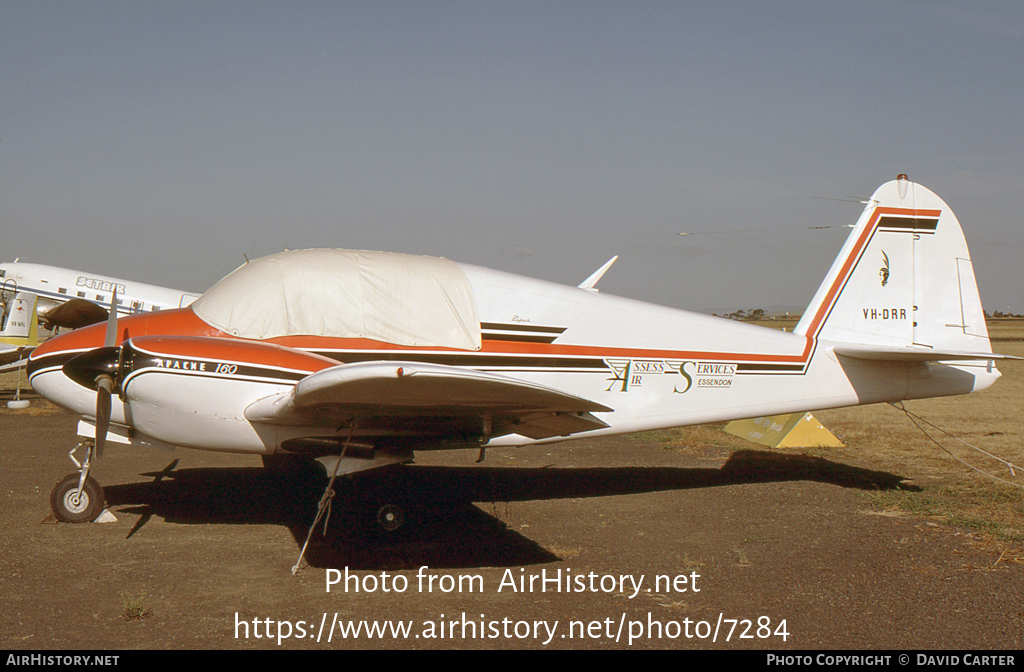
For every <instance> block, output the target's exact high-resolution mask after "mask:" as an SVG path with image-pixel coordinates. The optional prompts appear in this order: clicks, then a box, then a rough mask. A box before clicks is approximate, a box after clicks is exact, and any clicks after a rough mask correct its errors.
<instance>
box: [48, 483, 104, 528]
mask: <svg viewBox="0 0 1024 672" xmlns="http://www.w3.org/2000/svg"><path fill="white" fill-rule="evenodd" d="M78 480H79V475H78V474H68V475H67V476H65V477H64V478H63V479H61V481H60V483H58V484H57V485H56V487H54V489H53V492H51V493H50V508H51V509H52V510H53V516H54V517H55V518H56V519H57V520H59V521H61V522H62V523H88V522H91V521H93V520H96V518H98V517H99V515H100V514H101V513H103V504H104V499H103V488H102V487H101V486H100V484H99V483H97V482H96V479H94V478H92V477H87V478H86V479H85V485H84V486H83V487H82V492H81V493H79V492H78Z"/></svg>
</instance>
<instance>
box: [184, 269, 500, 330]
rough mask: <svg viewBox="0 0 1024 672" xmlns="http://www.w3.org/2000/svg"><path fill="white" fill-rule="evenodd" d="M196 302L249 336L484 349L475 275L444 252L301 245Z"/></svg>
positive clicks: (203, 314) (207, 316)
mask: <svg viewBox="0 0 1024 672" xmlns="http://www.w3.org/2000/svg"><path fill="white" fill-rule="evenodd" d="M192 309H193V310H194V311H195V313H196V315H198V316H199V318H200V319H202V320H203V321H204V322H206V323H208V324H210V325H211V326H214V327H216V328H217V329H220V330H221V331H224V332H227V333H229V334H233V335H235V336H239V337H241V338H252V339H266V338H276V337H279V336H297V335H316V336H334V337H338V338H368V339H373V340H376V341H383V342H386V343H394V344H398V345H410V346H441V347H450V348H460V349H463V350H479V349H480V318H479V315H478V313H477V306H476V298H475V296H474V295H473V290H472V288H471V287H470V284H469V279H468V278H467V277H466V274H465V273H464V272H463V271H462V269H461V268H459V266H458V264H456V263H455V262H453V261H449V260H448V259H442V258H439V257H424V256H415V255H411V254H399V253H394V252H366V251H360V250H325V249H314V250H294V251H289V252H281V253H278V254H272V255H270V256H268V257H263V258H261V259H256V260H254V261H251V262H249V263H247V264H245V265H243V266H240V267H239V268H237V269H236V270H235V271H234V272H232V273H231V274H229V275H227V276H226V277H225V278H224V279H222V280H221V281H220V282H218V283H217V284H216V285H214V286H213V287H211V288H210V289H209V291H207V292H206V293H205V294H203V295H202V296H201V297H200V298H199V299H198V300H196V301H195V303H193V304H192Z"/></svg>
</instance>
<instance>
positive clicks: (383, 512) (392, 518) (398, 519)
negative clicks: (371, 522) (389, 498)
mask: <svg viewBox="0 0 1024 672" xmlns="http://www.w3.org/2000/svg"><path fill="white" fill-rule="evenodd" d="M403 522H405V511H403V510H402V507H400V506H398V505H397V504H385V505H384V506H382V507H380V508H379V509H377V525H379V526H380V528H381V529H382V530H384V531H385V532H394V531H395V530H397V529H398V528H400V527H401V526H402V523H403Z"/></svg>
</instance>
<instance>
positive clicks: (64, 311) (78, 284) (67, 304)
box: [0, 259, 199, 329]
mask: <svg viewBox="0 0 1024 672" xmlns="http://www.w3.org/2000/svg"><path fill="white" fill-rule="evenodd" d="M0 283H2V284H0V290H2V291H0V298H2V300H3V303H4V308H5V314H6V313H7V304H8V303H9V302H10V301H11V299H13V298H14V297H15V296H17V295H18V293H19V292H21V293H26V292H27V293H31V294H35V295H36V296H37V297H38V300H37V303H36V313H37V314H38V315H39V320H40V321H41V322H42V323H43V324H44V326H46V327H47V328H48V329H52V328H54V327H67V328H70V329H78V328H80V327H84V326H87V325H90V324H94V323H96V322H101V321H103V320H105V319H107V308H108V307H109V305H110V298H111V295H112V294H113V293H114V290H115V289H116V290H117V312H118V313H119V314H122V315H129V314H132V313H141V312H150V311H154V310H166V309H169V308H184V307H185V306H187V305H189V304H190V303H192V302H193V301H195V300H196V299H197V298H199V295H198V294H193V293H191V292H183V291H181V290H179V289H171V288H169V287H157V286H155V285H147V284H145V283H142V282H133V281H131V280H123V279H121V278H112V277H109V276H106V275H99V274H97V273H87V272H84V271H76V270H73V269H70V268H60V267H58V266H45V265H43V264H29V263H25V262H19V261H18V260H17V259H16V260H14V262H12V263H0Z"/></svg>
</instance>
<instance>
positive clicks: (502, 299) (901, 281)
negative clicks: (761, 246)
mask: <svg viewBox="0 0 1024 672" xmlns="http://www.w3.org/2000/svg"><path fill="white" fill-rule="evenodd" d="M606 267H607V265H606ZM602 270H604V269H602ZM600 272H601V271H599V272H598V273H596V274H595V276H598V275H599V273H600ZM595 276H591V278H588V280H587V281H585V282H584V283H583V284H581V285H580V286H579V287H568V286H562V285H557V284H554V283H550V282H544V281H540V280H534V279H530V278H525V277H521V276H517V275H513V274H510V273H504V272H500V271H494V270H489V269H485V268H480V267H476V266H470V265H466V264H459V263H455V262H453V261H449V260H447V259H442V258H433V257H421V256H412V255H406V254H391V253H384V252H361V251H348V250H322V249H314V250H297V251H289V252H284V253H280V254H274V255H271V256H269V257H264V258H262V259H258V260H255V261H252V262H250V263H247V264H246V265H244V266H241V267H240V268H238V269H237V270H235V271H234V272H233V273H231V274H229V275H228V276H226V277H225V278H224V279H223V280H221V281H220V282H219V283H217V284H216V285H214V286H213V287H212V288H211V289H210V290H209V291H207V292H206V293H205V294H204V295H203V296H202V297H200V298H199V299H198V300H196V301H195V302H194V303H193V304H192V305H191V306H189V307H187V308H183V309H180V310H172V311H161V312H159V313H151V314H145V315H133V316H131V317H128V318H124V319H121V320H118V319H117V318H116V312H115V311H111V317H110V319H109V320H108V322H107V324H106V325H105V326H104V325H102V324H96V325H93V326H91V327H86V328H84V329H80V330H78V331H74V332H71V333H69V334H66V335H62V336H59V337H57V338H54V339H52V340H50V341H49V342H47V343H45V344H43V345H41V346H39V347H38V348H37V349H36V351H35V352H34V353H33V354H32V357H31V359H30V362H29V373H30V378H31V381H32V385H33V387H34V388H35V389H36V390H37V391H38V392H40V393H41V394H42V395H44V396H45V397H46V398H47V399H49V400H51V401H52V402H54V403H55V404H57V405H59V406H62V407H64V408H66V409H69V410H71V411H74V412H76V413H80V414H81V415H82V416H83V420H82V421H81V422H80V424H79V434H81V435H82V436H85V437H94V442H88V441H87V442H85V443H84V447H85V448H86V449H87V450H86V456H85V460H84V462H83V463H81V464H80V467H79V471H78V472H77V473H73V474H70V475H69V476H67V477H66V478H65V479H64V480H62V481H61V482H60V483H59V484H58V485H57V486H56V488H55V489H54V491H53V493H52V495H51V504H52V507H53V511H54V514H55V515H56V517H57V518H58V519H60V520H63V521H71V522H76V521H88V520H92V519H94V518H95V517H96V516H97V515H98V514H99V513H100V512H101V510H102V504H103V492H102V489H101V488H100V486H99V484H98V483H96V482H95V480H94V479H93V478H92V477H91V476H90V475H89V472H90V467H91V465H92V464H93V462H94V460H95V459H96V457H97V456H98V455H99V454H100V453H101V451H102V449H103V446H104V444H105V443H106V442H108V441H115V442H120V443H126V444H131V445H154V446H164V447H167V446H183V447H187V448H195V449H199V450H212V451H227V452H237V453H250V454H258V455H262V456H264V459H265V462H267V463H272V462H273V461H274V459H275V458H277V457H279V456H293V457H295V458H305V459H309V460H312V459H316V460H317V461H319V462H320V463H321V464H322V465H323V466H324V467H325V469H326V470H327V473H328V474H329V475H331V474H333V475H335V476H336V475H337V474H339V473H352V472H358V471H365V470H369V469H375V468H378V467H382V466H385V465H390V464H396V463H404V462H408V461H410V460H412V458H413V455H414V452H415V451H426V450H440V449H446V448H466V447H480V448H481V458H482V457H483V450H484V449H485V448H487V447H493V446H522V445H527V444H535V443H544V442H553V441H561V440H564V439H566V438H568V437H576V436H581V435H585V436H600V435H606V434H617V433H623V432H635V431H639V430H650V429H658V428H667V427H675V426H682V425H690V424H697V423H705V422H718V421H725V420H733V419H738V418H749V417H755V416H767V415H775V414H781V413H791V412H798V411H813V410H818V409H823V408H833V407H839V406H852V405H857V404H871V403H877V402H890V401H899V400H904V399H915V398H924V397H935V396H944V395H954V394H964V393H967V392H972V391H974V390H981V389H985V388H987V387H989V386H990V385H992V383H994V382H995V380H996V379H997V378H998V377H999V372H998V371H997V370H996V368H995V366H994V362H995V360H998V359H1002V358H1003V356H1001V355H995V354H992V351H991V347H990V345H989V340H988V332H987V330H986V326H985V319H984V314H983V312H982V306H981V300H980V298H979V295H978V289H977V286H976V284H975V279H974V272H973V268H972V263H971V257H970V255H969V253H968V251H967V245H966V243H965V241H964V237H963V233H962V231H961V229H960V224H959V223H958V221H957V219H956V217H955V216H954V215H953V213H952V212H951V211H950V209H949V207H948V206H947V205H946V204H945V203H944V202H943V201H942V200H941V199H940V198H939V197H938V196H936V195H935V194H934V193H932V192H931V191H929V190H928V189H926V188H924V187H922V186H920V185H917V184H913V183H911V182H909V181H908V180H907V178H906V176H904V175H901V176H900V177H899V178H898V179H897V180H895V181H892V182H889V183H887V184H884V185H882V186H881V187H880V188H879V189H878V190H877V191H876V192H875V193H874V195H873V196H872V197H871V199H870V201H868V204H867V207H866V208H865V210H864V212H863V214H862V215H861V216H860V219H859V220H858V222H857V224H856V226H855V228H854V229H853V232H852V233H851V235H850V237H849V239H848V240H847V242H846V244H845V245H844V247H843V248H842V250H841V252H840V253H839V257H838V258H837V259H836V261H835V263H834V264H833V266H832V268H831V270H830V271H829V273H828V275H827V276H826V277H825V280H824V282H823V284H822V285H821V287H820V288H819V289H818V291H817V294H816V295H815V296H814V299H813V301H812V303H811V305H810V306H809V308H808V309H807V311H806V312H805V313H804V315H803V318H802V319H801V320H800V322H799V324H798V325H797V327H796V329H795V330H794V331H793V332H792V333H785V332H781V331H776V330H773V329H766V328H761V327H757V326H753V325H749V324H744V323H740V322H735V321H731V320H724V319H718V318H714V317H709V316H706V315H700V314H695V313H690V312H687V311H683V310H676V309H672V308H666V307H660V306H656V305H652V304H648V303H643V302H640V301H634V300H630V299H625V298H619V297H615V296H608V295H605V294H599V293H597V292H596V291H595V290H594V284H595V283H596V281H597V277H595ZM80 445H81V444H80ZM73 454H74V451H72V459H73V460H74V457H73ZM74 461H75V462H76V464H78V462H77V460H74ZM384 508H385V507H382V509H381V510H382V511H383V510H384ZM395 514H396V512H395V511H394V510H393V508H390V509H388V516H387V519H386V521H387V522H388V523H389V524H395V523H400V522H401V516H400V512H398V514H399V515H397V517H396V515H395ZM378 519H379V520H380V518H378ZM382 524H383V522H382Z"/></svg>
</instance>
